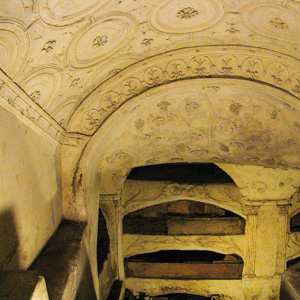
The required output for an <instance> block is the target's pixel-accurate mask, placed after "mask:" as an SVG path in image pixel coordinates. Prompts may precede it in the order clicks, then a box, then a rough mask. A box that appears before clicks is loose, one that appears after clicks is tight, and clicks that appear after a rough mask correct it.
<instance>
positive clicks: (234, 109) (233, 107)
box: [229, 103, 243, 115]
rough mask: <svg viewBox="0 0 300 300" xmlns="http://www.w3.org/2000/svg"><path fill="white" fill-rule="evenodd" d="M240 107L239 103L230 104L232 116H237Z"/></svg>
mask: <svg viewBox="0 0 300 300" xmlns="http://www.w3.org/2000/svg"><path fill="white" fill-rule="evenodd" d="M242 107H243V105H241V104H240V103H232V104H231V105H230V106H229V109H230V111H231V112H232V113H233V114H235V115H238V114H239V113H240V110H241V108H242Z"/></svg>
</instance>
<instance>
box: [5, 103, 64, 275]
mask: <svg viewBox="0 0 300 300" xmlns="http://www.w3.org/2000/svg"><path fill="white" fill-rule="evenodd" d="M0 127H1V130H0V162H1V168H0V224H1V226H0V269H15V270H17V269H26V268H28V267H29V266H30V264H31V263H32V262H33V260H34V259H35V258H36V256H37V255H38V253H39V252H40V251H41V249H42V248H43V246H44V245H45V243H46V242H47V240H48V239H49V238H50V236H51V235H52V234H53V233H54V231H55V229H56V228H57V226H58V224H59V222H60V220H61V217H62V207H61V186H60V183H59V182H60V175H59V172H60V171H59V170H60V168H59V161H58V155H57V154H58V152H59V143H58V142H56V141H55V140H53V139H52V138H51V137H50V136H48V135H46V134H45V133H43V132H42V131H41V130H35V129H34V128H33V127H34V126H31V127H29V126H26V125H25V124H24V123H22V122H21V120H20V119H19V118H17V117H15V116H14V115H12V114H11V113H10V112H8V111H6V110H5V109H4V108H2V107H0ZM37 129H39V128H37Z"/></svg>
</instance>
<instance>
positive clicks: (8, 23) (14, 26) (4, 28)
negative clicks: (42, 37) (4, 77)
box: [0, 19, 29, 78]
mask: <svg viewBox="0 0 300 300" xmlns="http://www.w3.org/2000/svg"><path fill="white" fill-rule="evenodd" d="M24 29H25V28H24V26H23V24H22V23H19V22H16V21H14V20H9V19H0V56H1V60H0V68H1V69H2V70H4V71H5V72H6V73H7V74H8V75H9V76H10V77H11V78H14V77H15V76H16V75H17V74H18V73H19V72H20V71H22V67H24V65H23V64H24V62H25V59H26V57H27V54H28V48H29V45H28V44H29V41H28V37H27V34H26V33H25V32H24Z"/></svg>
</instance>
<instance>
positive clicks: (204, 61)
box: [190, 56, 212, 75]
mask: <svg viewBox="0 0 300 300" xmlns="http://www.w3.org/2000/svg"><path fill="white" fill-rule="evenodd" d="M190 65H191V70H192V72H193V73H195V74H201V75H202V74H203V75H206V74H209V73H210V72H211V66H212V62H211V60H210V59H209V58H208V57H206V56H204V57H198V58H193V59H192V61H191V64H190Z"/></svg>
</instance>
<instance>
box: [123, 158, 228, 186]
mask: <svg viewBox="0 0 300 300" xmlns="http://www.w3.org/2000/svg"><path fill="white" fill-rule="evenodd" d="M127 179H131V180H150V181H174V182H197V183H233V180H232V178H231V177H230V176H229V175H228V174H227V173H225V172H224V171H223V170H222V169H220V168H219V167H218V166H216V165H215V164H213V163H176V164H160V165H150V166H143V167H137V168H133V169H132V170H131V172H130V173H129V175H128V177H127Z"/></svg>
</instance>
